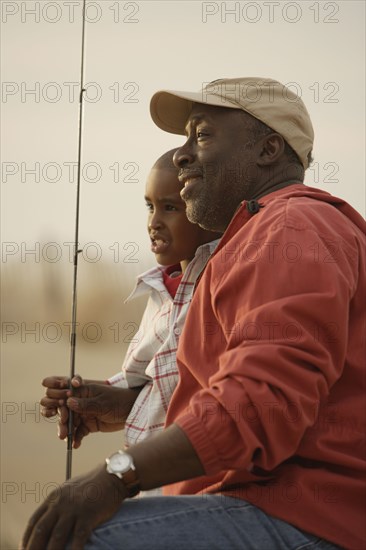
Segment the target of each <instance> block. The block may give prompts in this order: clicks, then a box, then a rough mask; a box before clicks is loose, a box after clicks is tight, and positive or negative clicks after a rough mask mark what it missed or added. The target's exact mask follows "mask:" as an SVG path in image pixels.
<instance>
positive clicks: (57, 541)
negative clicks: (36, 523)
mask: <svg viewBox="0 0 366 550" xmlns="http://www.w3.org/2000/svg"><path fill="white" fill-rule="evenodd" d="M74 524H75V518H73V517H72V516H67V515H66V514H63V515H62V517H61V518H60V519H59V521H58V522H57V523H56V525H55V527H54V529H53V531H52V533H51V536H50V539H49V541H48V546H47V548H50V549H51V550H65V548H66V543H67V542H68V540H69V539H70V537H71V534H72V531H73V528H74Z"/></svg>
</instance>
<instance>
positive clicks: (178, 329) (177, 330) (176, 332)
mask: <svg viewBox="0 0 366 550" xmlns="http://www.w3.org/2000/svg"><path fill="white" fill-rule="evenodd" d="M180 333H181V330H180V328H178V327H175V329H174V334H176V335H177V336H179V335H180Z"/></svg>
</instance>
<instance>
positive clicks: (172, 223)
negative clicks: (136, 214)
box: [145, 168, 216, 265]
mask: <svg viewBox="0 0 366 550" xmlns="http://www.w3.org/2000/svg"><path fill="white" fill-rule="evenodd" d="M177 176H178V171H175V170H167V169H161V168H154V169H153V170H151V172H150V174H149V177H148V179H147V183H146V193H145V200H146V206H147V208H148V225H147V227H148V232H149V235H150V239H151V250H152V252H154V254H155V256H156V260H157V262H158V263H159V264H161V265H173V264H177V263H179V262H182V261H184V260H188V261H190V260H191V259H192V258H193V257H194V255H195V252H196V249H197V248H198V246H200V245H201V244H203V243H205V242H209V241H211V240H213V239H214V238H215V237H216V235H214V234H213V233H211V232H209V231H205V230H203V229H202V228H200V227H199V226H198V225H196V224H193V223H191V222H189V221H188V219H187V217H186V205H185V202H184V201H183V200H182V199H181V197H180V191H181V189H182V184H180V183H179V181H178V177H177Z"/></svg>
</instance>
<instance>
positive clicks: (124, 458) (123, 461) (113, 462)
mask: <svg viewBox="0 0 366 550" xmlns="http://www.w3.org/2000/svg"><path fill="white" fill-rule="evenodd" d="M109 466H110V467H111V468H112V469H113V470H114V471H115V472H120V473H121V474H123V473H124V472H127V471H128V470H129V469H130V468H131V457H130V456H129V455H128V454H125V453H123V454H121V453H115V454H114V455H112V456H111V457H110V458H109Z"/></svg>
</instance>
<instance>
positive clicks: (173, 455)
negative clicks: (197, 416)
mask: <svg viewBox="0 0 366 550" xmlns="http://www.w3.org/2000/svg"><path fill="white" fill-rule="evenodd" d="M127 452H128V454H130V455H131V456H132V458H133V460H134V463H135V466H136V472H137V474H138V477H139V480H140V483H141V489H142V490H144V491H147V490H149V489H154V488H156V487H161V486H162V485H168V484H170V483H175V482H178V481H183V480H185V479H191V478H193V477H198V476H201V475H204V473H205V472H204V469H203V466H202V464H201V462H200V460H199V458H198V456H197V454H196V451H195V450H194V448H193V447H192V445H191V443H190V441H189V439H188V438H187V436H186V435H185V433H184V432H183V430H181V428H179V427H178V426H177V425H176V424H172V425H171V426H169V427H168V428H167V429H166V430H164V431H163V432H161V433H159V434H157V435H154V437H153V438H151V439H148V440H146V441H143V442H141V443H139V444H138V445H135V446H134V447H130V448H129V449H128V451H127Z"/></svg>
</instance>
